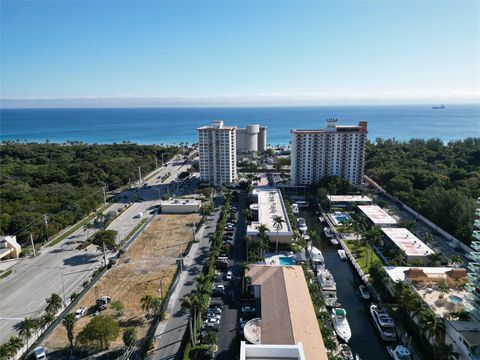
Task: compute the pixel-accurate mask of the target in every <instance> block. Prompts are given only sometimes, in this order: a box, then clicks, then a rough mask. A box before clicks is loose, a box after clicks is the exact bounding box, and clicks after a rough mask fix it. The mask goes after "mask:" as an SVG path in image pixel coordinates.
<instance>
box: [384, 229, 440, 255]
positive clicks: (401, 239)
mask: <svg viewBox="0 0 480 360" xmlns="http://www.w3.org/2000/svg"><path fill="white" fill-rule="evenodd" d="M382 231H383V233H384V234H385V235H387V237H388V238H389V239H390V240H391V241H392V242H394V243H395V245H397V246H398V247H399V248H400V249H402V250H403V251H405V253H406V254H407V256H428V255H430V254H433V253H434V251H433V250H432V249H430V248H429V247H428V246H427V245H425V243H423V242H422V241H421V240H420V239H419V238H417V237H416V236H415V235H413V234H412V233H411V232H410V231H408V229H405V228H388V227H387V228H382Z"/></svg>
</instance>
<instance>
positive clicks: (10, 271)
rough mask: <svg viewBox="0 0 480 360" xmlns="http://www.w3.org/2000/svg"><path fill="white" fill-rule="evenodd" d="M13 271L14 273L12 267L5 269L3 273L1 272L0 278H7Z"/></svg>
mask: <svg viewBox="0 0 480 360" xmlns="http://www.w3.org/2000/svg"><path fill="white" fill-rule="evenodd" d="M11 273H13V270H11V269H9V270H5V271H3V272H2V273H0V279H5V278H6V277H7V276H9V275H10V274H11Z"/></svg>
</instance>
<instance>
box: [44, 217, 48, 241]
mask: <svg viewBox="0 0 480 360" xmlns="http://www.w3.org/2000/svg"><path fill="white" fill-rule="evenodd" d="M43 220H44V222H45V234H46V236H47V242H48V218H47V214H45V215H43Z"/></svg>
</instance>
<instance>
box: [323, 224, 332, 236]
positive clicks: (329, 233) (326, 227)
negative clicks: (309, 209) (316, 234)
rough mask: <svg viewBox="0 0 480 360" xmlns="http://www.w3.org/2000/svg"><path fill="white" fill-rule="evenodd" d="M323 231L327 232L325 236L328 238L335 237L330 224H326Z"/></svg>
mask: <svg viewBox="0 0 480 360" xmlns="http://www.w3.org/2000/svg"><path fill="white" fill-rule="evenodd" d="M323 232H324V233H325V236H326V237H327V239H331V238H333V237H334V235H333V232H332V230H330V228H329V227H328V226H325V227H324V228H323Z"/></svg>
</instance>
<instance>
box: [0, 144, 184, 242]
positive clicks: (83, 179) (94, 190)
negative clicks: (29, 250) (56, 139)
mask: <svg viewBox="0 0 480 360" xmlns="http://www.w3.org/2000/svg"><path fill="white" fill-rule="evenodd" d="M181 150H183V148H180V147H176V146H169V147H166V146H156V145H136V144H128V143H127V144H113V145H97V144H93V145H87V144H82V143H68V144H37V143H28V144H24V143H12V142H5V143H2V144H1V146H0V186H1V188H2V191H1V193H0V201H1V203H2V207H1V212H0V232H1V233H2V234H7V235H13V234H16V235H17V239H18V240H19V241H20V242H24V241H26V240H27V239H28V238H29V236H30V233H32V234H33V236H34V239H35V241H38V242H42V241H43V240H44V239H46V237H47V235H52V234H55V233H57V232H58V231H60V230H61V229H63V228H65V227H66V226H68V225H71V224H73V223H75V222H76V221H78V220H80V219H81V218H83V217H84V216H86V215H87V214H89V213H90V212H91V211H92V210H94V209H95V208H96V207H97V206H99V205H100V204H101V203H102V201H103V187H104V186H106V187H107V189H108V190H115V189H118V188H119V187H121V186H124V185H126V184H129V183H131V182H133V181H136V180H138V167H139V166H141V168H142V173H143V174H147V173H148V172H151V171H152V170H154V169H155V167H156V164H157V163H158V165H161V161H162V155H164V154H165V155H164V156H163V158H164V160H165V161H167V160H169V159H170V158H171V157H173V156H174V155H175V154H177V153H178V152H180V151H181ZM156 159H158V161H157V162H156ZM44 214H48V218H47V221H48V227H47V226H45V222H44ZM47 231H48V233H47Z"/></svg>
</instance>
